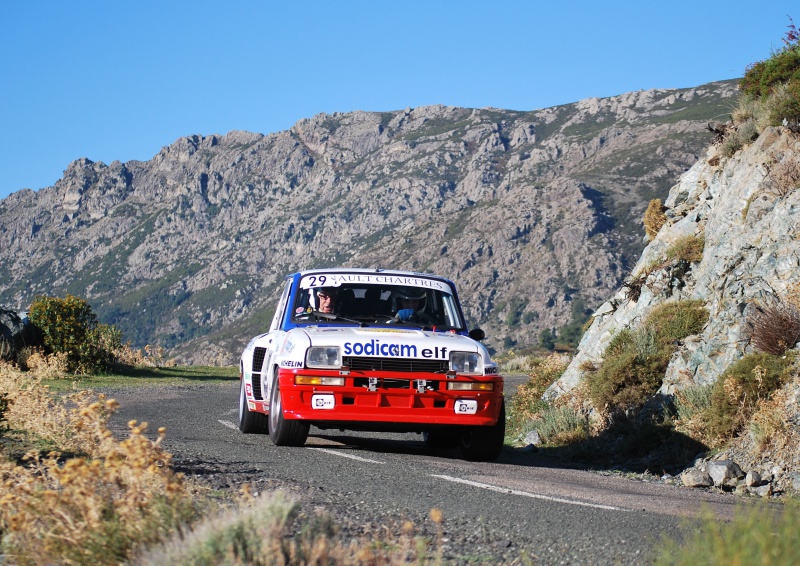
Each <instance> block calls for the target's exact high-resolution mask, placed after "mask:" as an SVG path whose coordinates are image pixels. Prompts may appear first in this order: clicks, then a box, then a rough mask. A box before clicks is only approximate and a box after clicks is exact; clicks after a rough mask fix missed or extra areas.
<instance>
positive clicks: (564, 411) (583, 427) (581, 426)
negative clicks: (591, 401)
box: [536, 406, 589, 445]
mask: <svg viewBox="0 0 800 566" xmlns="http://www.w3.org/2000/svg"><path fill="white" fill-rule="evenodd" d="M536 430H537V431H539V435H540V436H541V439H542V441H543V442H545V443H547V444H555V445H558V444H571V443H574V442H577V441H581V440H585V439H586V438H588V436H589V419H588V418H587V417H586V415H584V414H582V413H581V412H580V411H577V410H575V409H573V408H572V407H566V406H565V407H548V408H547V409H545V410H543V411H542V412H541V414H540V418H539V420H537V422H536Z"/></svg>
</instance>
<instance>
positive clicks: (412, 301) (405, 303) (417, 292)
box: [395, 287, 429, 322]
mask: <svg viewBox="0 0 800 566" xmlns="http://www.w3.org/2000/svg"><path fill="white" fill-rule="evenodd" d="M395 297H396V298H397V314H396V315H395V317H396V318H397V319H398V320H402V321H403V322H408V321H412V322H413V321H415V320H416V321H419V320H426V321H427V320H428V319H429V317H428V316H427V315H425V313H424V312H423V311H424V310H425V290H424V289H418V288H416V287H400V288H399V289H398V290H397V291H395Z"/></svg>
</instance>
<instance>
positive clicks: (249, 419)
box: [239, 378, 269, 434]
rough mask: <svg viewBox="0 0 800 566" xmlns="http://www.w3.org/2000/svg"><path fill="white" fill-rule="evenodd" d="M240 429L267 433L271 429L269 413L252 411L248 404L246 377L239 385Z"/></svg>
mask: <svg viewBox="0 0 800 566" xmlns="http://www.w3.org/2000/svg"><path fill="white" fill-rule="evenodd" d="M239 430H241V431H242V432H243V433H245V434H267V432H268V430H269V425H268V423H267V415H265V414H264V413H256V412H255V411H251V410H250V408H249V407H248V406H247V395H245V389H244V378H242V379H241V383H240V385H239Z"/></svg>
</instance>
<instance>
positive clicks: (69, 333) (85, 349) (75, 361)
mask: <svg viewBox="0 0 800 566" xmlns="http://www.w3.org/2000/svg"><path fill="white" fill-rule="evenodd" d="M28 318H29V319H30V321H31V324H33V325H34V326H35V327H36V328H37V329H39V331H40V332H41V333H42V336H43V338H44V345H45V348H47V350H48V352H52V353H57V354H58V353H63V354H66V356H67V368H68V371H71V372H78V373H97V372H99V371H102V370H104V369H106V368H107V367H108V366H109V365H110V364H111V362H112V361H113V352H114V349H115V348H116V347H119V344H120V341H121V335H120V334H119V332H118V331H117V330H116V329H114V328H113V327H110V326H108V325H103V324H100V323H98V321H97V316H96V315H95V314H94V312H93V311H92V307H90V306H89V303H87V302H86V301H85V300H84V299H81V298H78V297H75V296H72V295H67V296H66V297H65V298H63V299H61V298H57V297H44V296H38V297H36V299H35V300H34V301H33V303H32V304H31V308H30V311H29V313H28Z"/></svg>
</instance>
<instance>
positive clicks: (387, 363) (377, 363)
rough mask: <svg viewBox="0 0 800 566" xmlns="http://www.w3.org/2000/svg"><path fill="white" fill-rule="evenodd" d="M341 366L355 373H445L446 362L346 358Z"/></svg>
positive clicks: (447, 365) (447, 366)
mask: <svg viewBox="0 0 800 566" xmlns="http://www.w3.org/2000/svg"><path fill="white" fill-rule="evenodd" d="M342 365H344V366H346V367H349V368H350V369H351V370H356V371H399V372H408V373H447V370H448V369H449V368H450V362H449V361H447V360H417V359H411V358H361V357H347V356H345V357H344V358H343V359H342Z"/></svg>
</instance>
